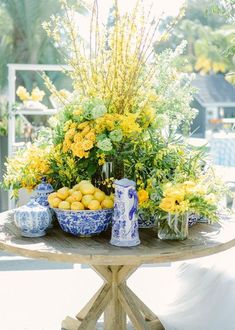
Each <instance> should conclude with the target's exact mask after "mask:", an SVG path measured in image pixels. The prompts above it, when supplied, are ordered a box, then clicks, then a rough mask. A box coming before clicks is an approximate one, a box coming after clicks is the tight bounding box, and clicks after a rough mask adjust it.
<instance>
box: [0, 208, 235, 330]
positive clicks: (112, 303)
mask: <svg viewBox="0 0 235 330" xmlns="http://www.w3.org/2000/svg"><path fill="white" fill-rule="evenodd" d="M140 239H141V244H140V245H139V246H136V247H132V248H119V247H115V246H112V245H110V243H109V241H110V231H107V232H105V233H103V234H102V235H100V236H97V237H93V238H78V237H73V236H71V235H69V234H66V233H64V232H63V231H62V230H61V229H60V228H59V227H57V228H53V229H50V230H49V231H48V234H47V235H46V236H44V237H39V238H24V237H22V236H21V235H20V231H19V230H18V229H17V228H16V226H15V224H14V221H13V212H12V211H9V212H4V213H1V214H0V249H3V250H6V251H9V252H13V253H16V254H20V255H23V256H26V257H32V258H42V259H48V260H51V261H61V262H70V263H71V262H72V263H86V264H89V265H90V266H91V268H92V269H94V270H95V271H96V272H97V273H98V274H99V275H100V276H101V277H102V278H103V280H104V284H103V286H102V287H101V288H100V289H99V290H98V291H97V293H96V294H95V295H94V296H93V297H92V298H91V299H90V301H89V302H88V303H87V304H86V305H85V307H84V308H83V309H82V310H81V311H80V312H79V313H78V314H77V315H76V317H75V318H71V317H70V316H67V317H66V318H65V320H64V321H62V329H63V330H95V329H97V321H98V320H99V317H100V316H101V314H102V313H104V329H105V330H111V329H112V330H126V329H127V319H126V315H128V316H129V318H130V320H131V322H132V324H133V326H134V329H136V330H163V329H164V328H163V326H162V324H161V322H160V320H159V319H158V317H157V315H156V314H155V313H154V312H153V311H151V310H150V309H149V308H148V307H147V306H146V305H145V304H144V302H142V301H141V300H140V299H139V298H138V297H137V296H136V295H135V293H134V292H133V291H132V290H131V289H130V288H129V287H128V286H127V279H128V278H129V277H130V276H131V274H133V273H134V272H135V271H136V270H137V269H138V267H139V266H140V265H141V264H143V263H158V262H169V261H172V262H173V261H179V260H186V259H192V258H198V257H203V256H207V255H210V254H214V253H217V252H221V251H224V250H227V249H229V248H231V247H233V246H234V245H235V218H233V219H232V218H227V219H223V220H221V221H220V222H219V223H217V224H213V225H208V224H202V223H200V224H199V223H198V224H196V225H194V226H193V227H192V228H190V230H189V238H188V239H187V240H185V241H161V240H159V239H157V234H156V232H155V231H154V230H152V229H148V230H147V229H143V230H140Z"/></svg>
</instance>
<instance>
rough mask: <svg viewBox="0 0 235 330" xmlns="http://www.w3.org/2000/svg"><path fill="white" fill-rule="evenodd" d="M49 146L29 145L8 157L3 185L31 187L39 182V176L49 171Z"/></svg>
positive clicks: (16, 187)
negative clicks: (14, 155) (21, 151)
mask: <svg viewBox="0 0 235 330" xmlns="http://www.w3.org/2000/svg"><path fill="white" fill-rule="evenodd" d="M49 155H50V147H47V148H43V149H42V148H39V147H37V146H35V145H30V146H28V148H27V149H26V150H25V151H24V152H23V153H20V154H17V155H16V157H14V158H11V159H8V162H7V164H6V168H7V171H6V174H5V176H4V185H5V186H6V187H8V188H9V187H12V188H13V190H14V189H16V190H18V189H19V187H21V188H26V189H29V190H31V189H33V188H35V186H36V185H37V184H38V183H40V181H41V178H42V177H43V176H45V175H47V174H48V173H49V172H50V166H49Z"/></svg>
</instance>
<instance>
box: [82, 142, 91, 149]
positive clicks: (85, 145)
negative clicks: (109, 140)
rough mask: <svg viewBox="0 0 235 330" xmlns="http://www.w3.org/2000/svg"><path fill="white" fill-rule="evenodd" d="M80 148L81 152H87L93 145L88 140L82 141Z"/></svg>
mask: <svg viewBox="0 0 235 330" xmlns="http://www.w3.org/2000/svg"><path fill="white" fill-rule="evenodd" d="M82 148H83V150H85V151H87V150H90V149H92V148H93V143H92V141H90V140H84V141H83V142H82Z"/></svg>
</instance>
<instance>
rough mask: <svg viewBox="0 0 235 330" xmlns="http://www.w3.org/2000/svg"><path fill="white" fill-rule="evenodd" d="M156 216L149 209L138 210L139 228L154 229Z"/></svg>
mask: <svg viewBox="0 0 235 330" xmlns="http://www.w3.org/2000/svg"><path fill="white" fill-rule="evenodd" d="M156 217H157V215H156V214H153V213H152V212H151V211H150V210H149V209H146V208H139V209H138V224H139V228H141V229H143V228H153V227H154V225H155V221H156Z"/></svg>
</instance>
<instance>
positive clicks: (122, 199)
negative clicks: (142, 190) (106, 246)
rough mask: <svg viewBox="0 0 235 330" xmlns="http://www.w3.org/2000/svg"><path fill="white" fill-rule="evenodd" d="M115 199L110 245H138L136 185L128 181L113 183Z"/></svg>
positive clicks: (122, 180)
mask: <svg viewBox="0 0 235 330" xmlns="http://www.w3.org/2000/svg"><path fill="white" fill-rule="evenodd" d="M114 185H115V199H114V213H113V223H112V238H111V241H110V243H111V244H112V245H116V246H135V245H138V244H140V239H139V231H138V218H137V206H138V197H137V192H136V184H135V182H134V181H131V180H128V179H121V180H117V181H115V182H114Z"/></svg>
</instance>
